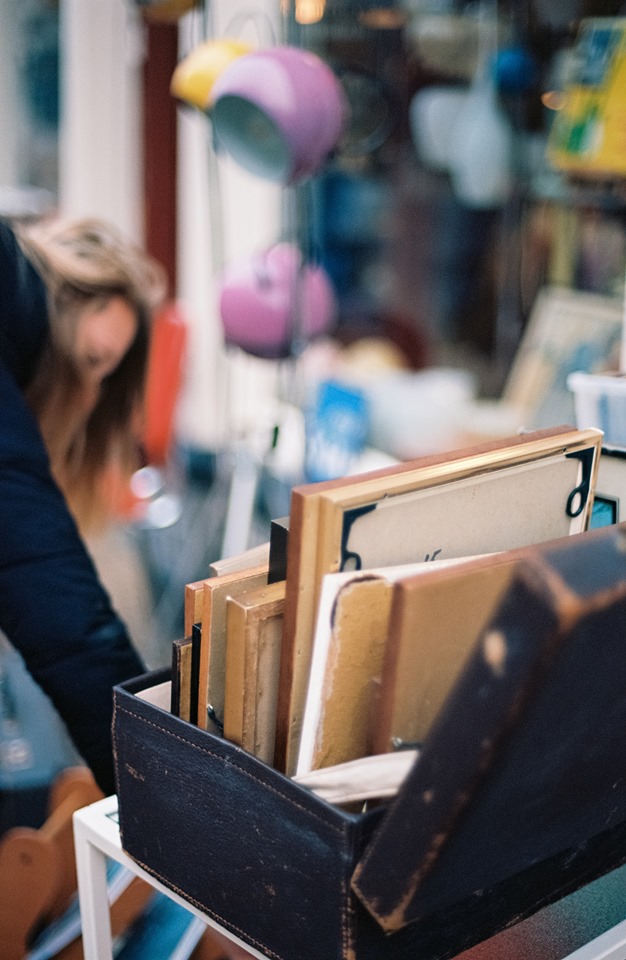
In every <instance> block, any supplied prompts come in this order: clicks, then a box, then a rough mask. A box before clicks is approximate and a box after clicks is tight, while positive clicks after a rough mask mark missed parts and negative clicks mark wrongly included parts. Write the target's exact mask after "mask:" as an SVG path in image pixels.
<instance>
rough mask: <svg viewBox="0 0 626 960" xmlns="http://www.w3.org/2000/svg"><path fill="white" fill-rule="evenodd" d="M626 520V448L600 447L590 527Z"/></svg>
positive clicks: (604, 525)
mask: <svg viewBox="0 0 626 960" xmlns="http://www.w3.org/2000/svg"><path fill="white" fill-rule="evenodd" d="M624 520H626V450H620V449H618V448H616V447H602V452H601V454H600V461H599V465H598V477H597V480H596V491H595V495H594V501H593V510H592V514H591V520H590V524H589V525H590V527H593V528H595V527H606V526H610V525H612V524H614V523H621V522H623V521H624Z"/></svg>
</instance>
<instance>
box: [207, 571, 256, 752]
mask: <svg viewBox="0 0 626 960" xmlns="http://www.w3.org/2000/svg"><path fill="white" fill-rule="evenodd" d="M267 570H268V566H267V563H262V564H260V565H259V566H256V567H250V568H246V569H244V570H237V571H235V572H233V573H225V574H223V575H222V576H219V577H209V579H208V580H205V581H204V587H203V604H202V622H201V628H200V663H199V670H198V673H199V676H198V726H199V727H201V728H202V729H204V730H212V731H217V732H219V733H221V731H222V724H223V722H224V686H225V676H226V602H227V599H228V597H236V596H239V595H240V594H242V593H245V591H246V590H255V589H256V588H257V587H262V586H265V585H266V584H267Z"/></svg>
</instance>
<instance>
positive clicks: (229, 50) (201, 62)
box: [170, 37, 252, 110]
mask: <svg viewBox="0 0 626 960" xmlns="http://www.w3.org/2000/svg"><path fill="white" fill-rule="evenodd" d="M251 49H252V46H251V44H249V43H246V42H244V41H243V40H236V39H232V38H231V39H229V38H226V37H225V38H222V39H218V40H207V41H206V42H205V43H201V44H200V45H199V46H198V47H195V49H194V50H192V51H191V53H189V54H188V55H187V56H186V57H185V58H184V59H183V60H181V61H180V63H179V64H178V66H177V67H176V69H175V70H174V73H173V75H172V81H171V84H170V92H171V94H172V96H174V97H176V99H177V100H181V101H183V102H184V103H188V104H189V105H190V106H192V107H198V108H199V109H200V110H207V109H209V108H210V106H211V104H212V90H213V84H214V83H215V81H216V80H217V78H218V77H219V76H220V74H221V73H222V72H223V71H224V70H225V69H226V67H227V66H228V65H229V64H230V63H232V61H233V60H235V59H237V57H240V56H242V55H243V54H245V53H249V52H250V50H251Z"/></svg>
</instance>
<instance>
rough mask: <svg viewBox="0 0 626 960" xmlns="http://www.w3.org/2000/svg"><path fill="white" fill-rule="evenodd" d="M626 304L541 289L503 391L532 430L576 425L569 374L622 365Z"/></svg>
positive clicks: (579, 292) (554, 288) (553, 288)
mask: <svg viewBox="0 0 626 960" xmlns="http://www.w3.org/2000/svg"><path fill="white" fill-rule="evenodd" d="M623 316H624V305H623V301H622V300H621V299H620V298H619V297H609V296H606V295H604V294H598V293H591V292H589V291H586V290H572V289H570V288H568V287H559V286H547V287H544V288H543V289H542V290H540V291H539V294H538V295H537V298H536V300H535V303H534V305H533V308H532V310H531V313H530V317H529V320H528V323H527V324H526V328H525V330H524V334H523V336H522V340H521V342H520V345H519V347H518V348H517V352H516V354H515V358H514V360H513V364H512V366H511V370H510V372H509V375H508V377H507V381H506V384H505V387H504V390H503V393H502V400H503V401H504V402H505V403H506V404H507V405H510V406H511V407H514V408H516V409H518V410H519V411H520V412H521V415H522V416H523V417H524V421H523V422H524V423H525V425H526V426H527V427H530V428H533V429H541V428H543V427H546V426H548V425H550V424H554V423H574V422H576V421H575V407H574V395H573V394H572V392H571V391H570V390H569V389H568V387H567V377H568V376H569V374H570V373H574V372H575V371H577V370H583V371H584V372H585V373H600V372H602V373H604V372H606V371H607V370H612V369H615V370H617V369H618V367H619V352H620V346H621V341H622V328H623Z"/></svg>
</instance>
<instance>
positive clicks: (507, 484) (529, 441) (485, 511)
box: [276, 427, 602, 775]
mask: <svg viewBox="0 0 626 960" xmlns="http://www.w3.org/2000/svg"><path fill="white" fill-rule="evenodd" d="M601 438H602V433H601V432H600V431H598V430H591V429H590V430H575V429H574V428H572V427H556V428H553V429H551V430H542V431H535V432H533V433H530V434H526V435H522V436H518V437H513V438H511V439H509V440H503V441H497V442H494V443H489V444H483V445H480V446H477V447H470V448H468V449H465V450H458V451H454V452H452V453H448V454H444V455H438V456H433V457H424V458H421V459H419V460H415V461H410V462H407V463H403V464H400V465H397V466H394V467H390V468H384V469H382V470H378V471H373V472H371V473H366V474H361V475H359V476H352V477H346V478H342V479H341V480H335V481H327V482H325V483H318V484H309V485H304V486H302V487H296V488H294V490H293V491H292V503H291V514H290V527H289V550H288V557H287V581H286V592H285V619H284V633H283V644H282V653H281V671H280V687H279V696H278V716H277V731H276V764H277V766H278V768H279V769H283V770H284V771H285V772H286V773H287V774H289V775H291V774H293V773H294V772H295V769H296V764H297V756H298V750H299V743H300V737H301V731H302V718H303V711H304V703H305V698H306V690H307V685H308V677H309V671H310V666H311V649H312V644H313V635H314V629H315V618H316V614H317V607H318V602H319V594H320V586H321V582H322V578H323V577H324V575H325V574H326V573H333V572H338V571H344V570H367V569H368V568H370V567H381V566H391V565H399V564H405V563H415V562H417V561H423V562H429V561H431V562H432V561H436V560H444V559H450V558H454V557H468V556H473V555H479V554H489V553H494V552H497V551H502V550H510V549H514V548H516V547H520V546H526V545H529V544H532V543H538V542H541V541H546V540H552V539H558V538H559V537H563V536H566V535H569V534H571V533H578V532H582V531H583V530H585V529H587V527H588V522H589V517H590V511H591V503H592V498H593V490H594V487H595V481H596V475H597V465H598V460H599V456H600V443H601Z"/></svg>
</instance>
